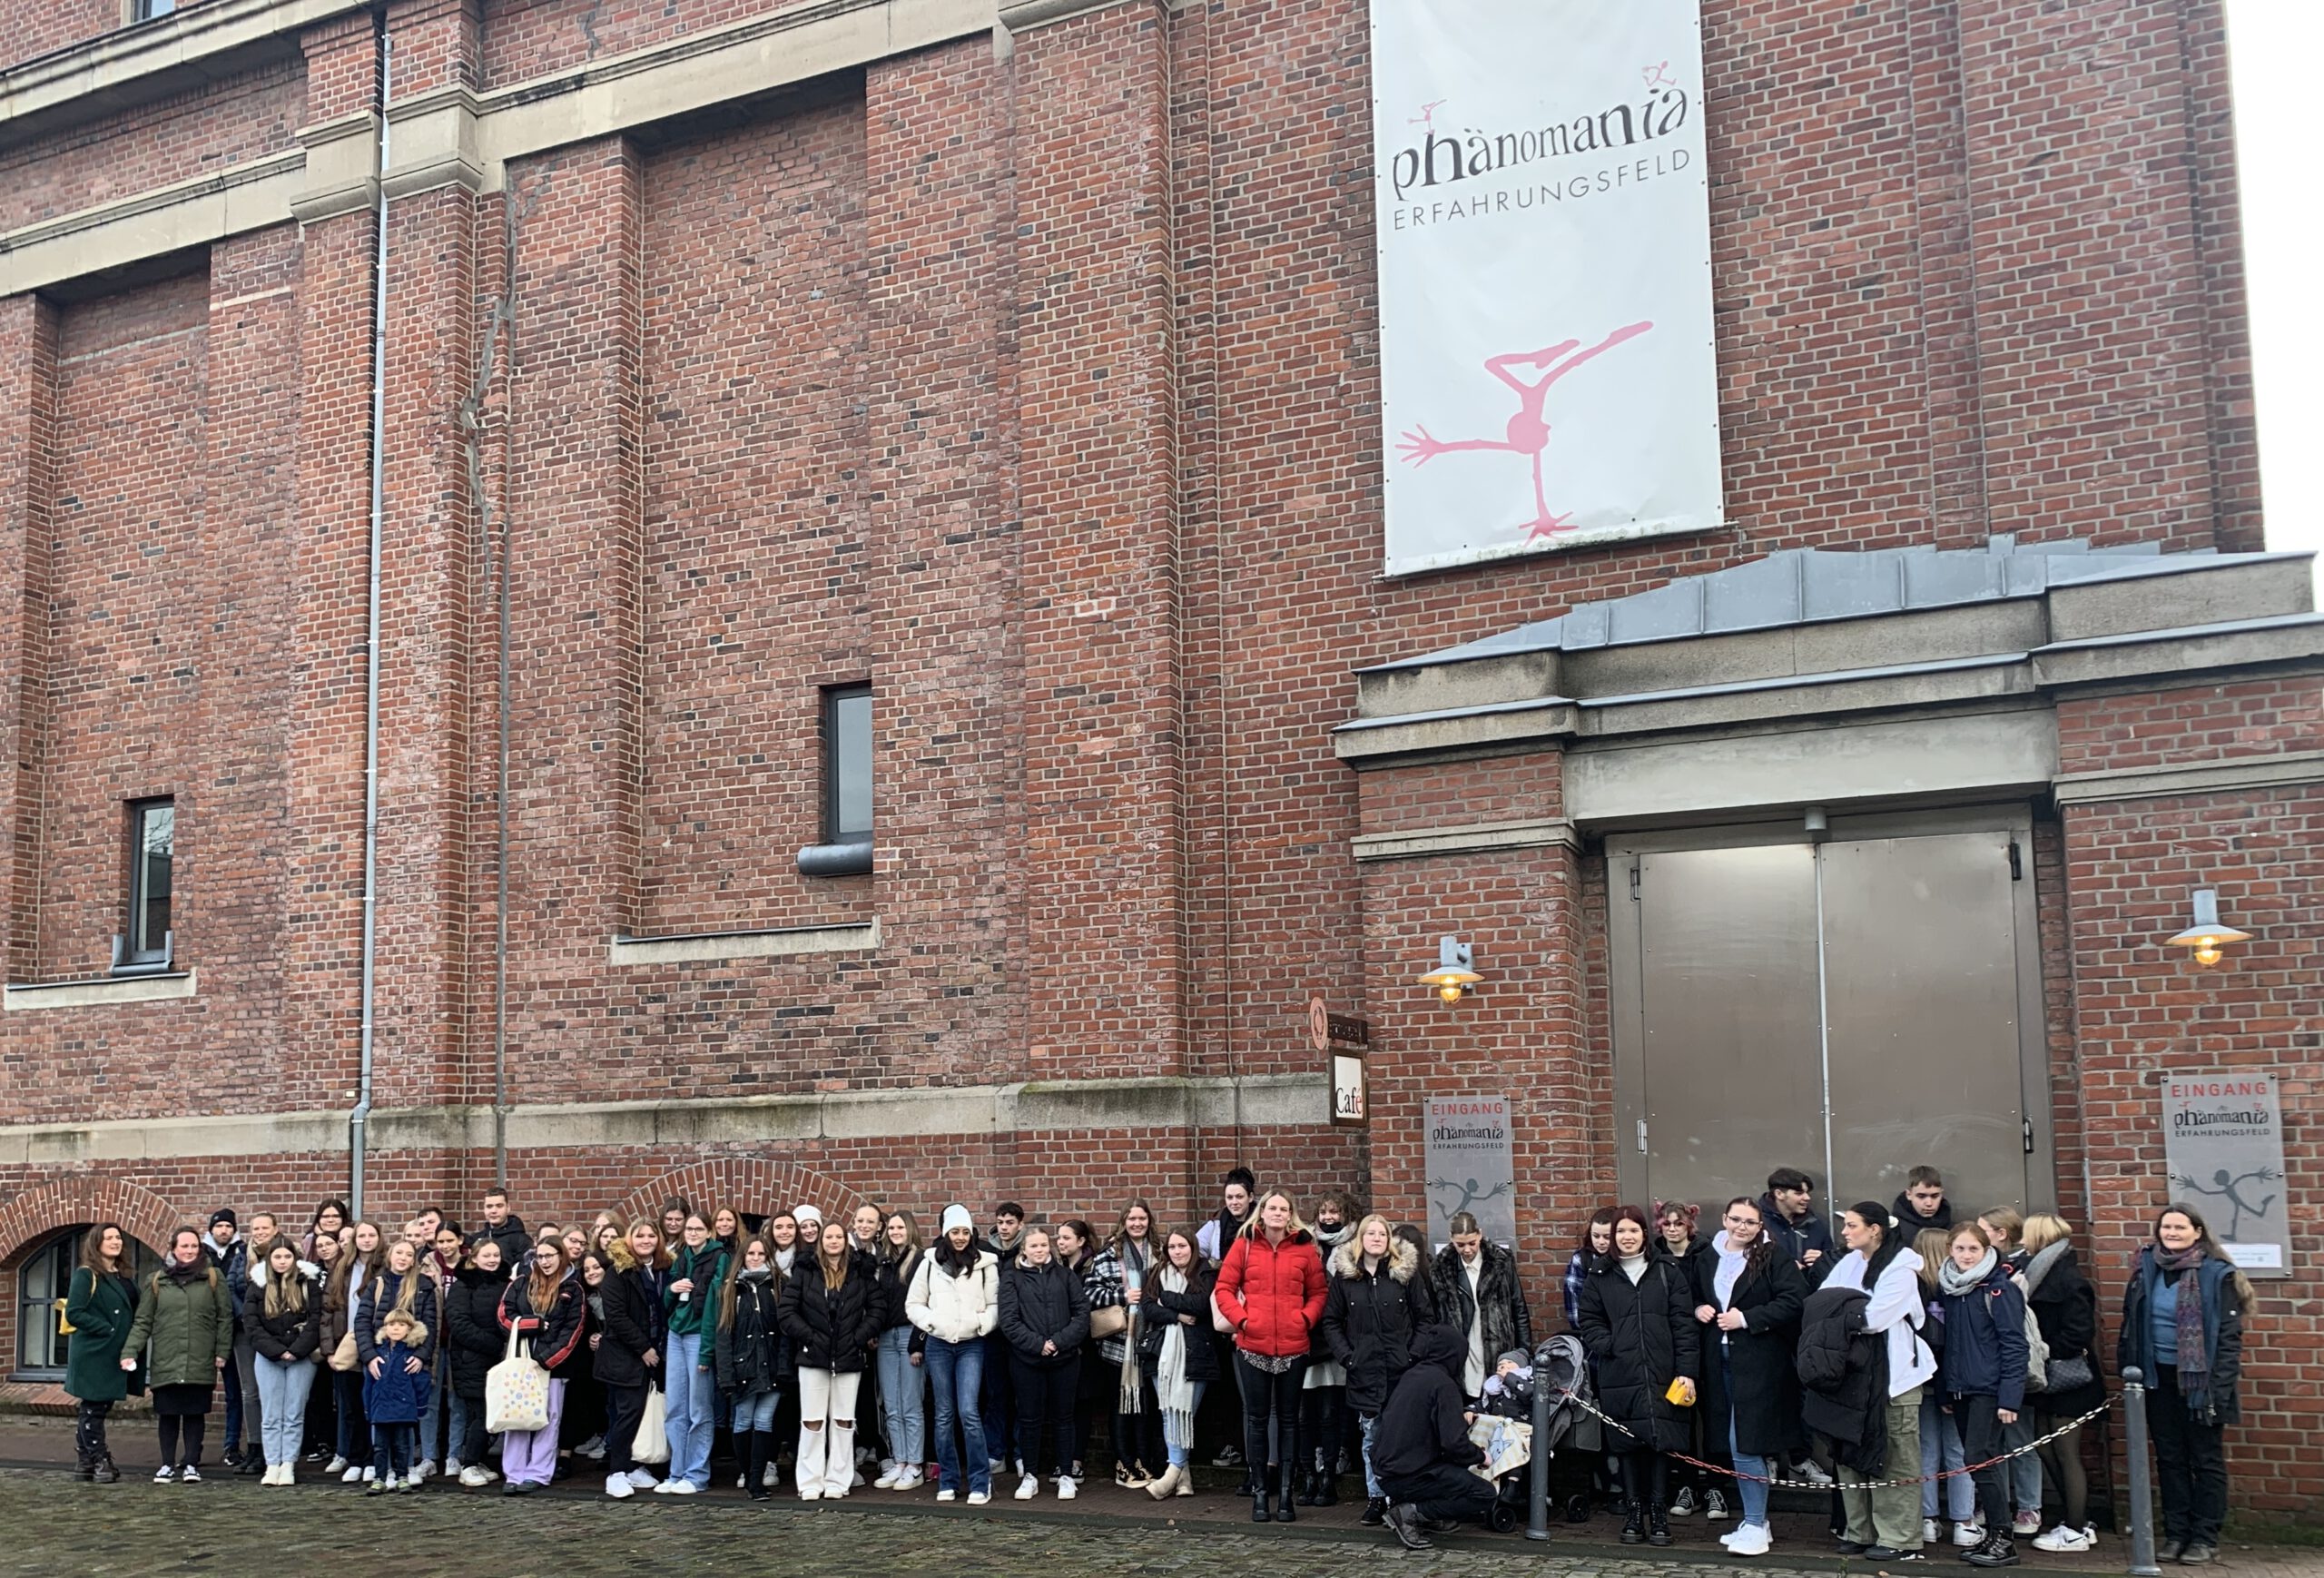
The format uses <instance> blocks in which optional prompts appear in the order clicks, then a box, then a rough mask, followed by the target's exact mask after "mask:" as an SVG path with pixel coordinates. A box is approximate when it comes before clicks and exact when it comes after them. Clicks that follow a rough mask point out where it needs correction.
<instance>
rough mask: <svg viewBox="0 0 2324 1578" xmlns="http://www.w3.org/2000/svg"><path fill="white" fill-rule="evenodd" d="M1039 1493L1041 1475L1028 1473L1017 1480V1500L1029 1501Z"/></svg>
mask: <svg viewBox="0 0 2324 1578" xmlns="http://www.w3.org/2000/svg"><path fill="white" fill-rule="evenodd" d="M1039 1494H1041V1476H1040V1475H1039V1474H1027V1475H1026V1476H1025V1477H1024V1478H1022V1479H1020V1480H1019V1481H1018V1482H1017V1499H1018V1500H1019V1501H1020V1502H1029V1501H1031V1500H1032V1499H1033V1498H1034V1497H1035V1496H1037V1495H1039Z"/></svg>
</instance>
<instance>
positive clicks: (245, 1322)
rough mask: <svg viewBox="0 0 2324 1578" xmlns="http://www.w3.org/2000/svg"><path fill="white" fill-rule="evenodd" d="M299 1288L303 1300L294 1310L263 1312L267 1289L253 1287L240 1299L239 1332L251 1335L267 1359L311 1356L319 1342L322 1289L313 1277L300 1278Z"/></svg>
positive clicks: (277, 1360)
mask: <svg viewBox="0 0 2324 1578" xmlns="http://www.w3.org/2000/svg"><path fill="white" fill-rule="evenodd" d="M300 1288H301V1291H303V1292H304V1293H305V1294H306V1296H307V1297H306V1302H305V1303H304V1304H302V1305H300V1307H298V1308H297V1309H295V1310H285V1311H284V1312H283V1313H281V1315H269V1314H267V1313H266V1293H265V1290H264V1289H263V1288H262V1287H252V1288H251V1291H250V1297H248V1298H245V1299H244V1300H243V1301H242V1335H243V1336H247V1337H248V1338H250V1341H251V1347H253V1348H255V1349H256V1350H257V1351H258V1353H259V1355H260V1356H261V1358H263V1359H265V1360H266V1361H267V1362H268V1363H270V1364H272V1363H278V1362H280V1361H281V1360H283V1359H286V1358H287V1359H311V1358H313V1357H314V1356H315V1349H316V1348H317V1347H319V1346H321V1343H322V1332H323V1289H322V1284H321V1282H320V1280H316V1279H303V1280H302V1281H301V1283H300Z"/></svg>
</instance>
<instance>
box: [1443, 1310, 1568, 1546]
mask: <svg viewBox="0 0 2324 1578" xmlns="http://www.w3.org/2000/svg"><path fill="white" fill-rule="evenodd" d="M1540 1386H1547V1387H1548V1388H1549V1399H1550V1416H1549V1428H1548V1430H1547V1431H1546V1433H1543V1432H1541V1431H1540V1430H1539V1429H1538V1427H1537V1426H1536V1425H1535V1423H1534V1419H1533V1398H1534V1393H1535V1389H1536V1388H1537V1387H1540ZM1589 1396H1590V1365H1589V1361H1588V1357H1587V1356H1586V1355H1585V1354H1584V1353H1583V1351H1582V1347H1581V1339H1579V1338H1577V1337H1574V1336H1553V1337H1551V1339H1550V1340H1549V1341H1547V1342H1545V1343H1543V1344H1542V1345H1541V1350H1540V1351H1539V1352H1538V1353H1535V1354H1532V1355H1530V1356H1529V1355H1528V1354H1526V1352H1525V1351H1524V1350H1523V1349H1522V1348H1512V1349H1511V1350H1510V1351H1509V1352H1507V1353H1505V1354H1502V1356H1500V1358H1499V1359H1497V1360H1495V1361H1494V1364H1493V1373H1492V1375H1490V1376H1486V1377H1485V1386H1484V1397H1483V1401H1482V1408H1481V1409H1480V1410H1479V1415H1478V1418H1477V1422H1476V1424H1475V1425H1473V1426H1472V1428H1471V1431H1470V1439H1471V1440H1472V1441H1475V1442H1476V1444H1477V1445H1478V1446H1479V1447H1480V1448H1482V1450H1483V1452H1484V1454H1485V1455H1486V1458H1487V1460H1488V1462H1487V1465H1486V1470H1485V1472H1486V1473H1487V1474H1489V1475H1490V1476H1491V1477H1492V1480H1493V1483H1494V1485H1495V1487H1496V1494H1495V1497H1494V1501H1493V1513H1492V1526H1493V1528H1494V1529H1495V1530H1497V1531H1499V1532H1501V1533H1503V1534H1506V1533H1508V1532H1509V1531H1510V1530H1512V1529H1514V1528H1515V1527H1516V1526H1517V1525H1518V1524H1519V1523H1521V1521H1523V1519H1524V1516H1525V1512H1526V1503H1527V1500H1528V1498H1529V1496H1530V1495H1531V1490H1532V1475H1531V1473H1530V1472H1529V1470H1530V1467H1531V1463H1532V1460H1533V1455H1534V1454H1535V1453H1537V1452H1540V1453H1550V1454H1554V1453H1556V1452H1557V1451H1558V1450H1559V1449H1560V1448H1561V1447H1570V1446H1575V1445H1578V1443H1577V1441H1576V1437H1577V1436H1578V1435H1579V1434H1580V1432H1581V1429H1582V1428H1583V1426H1585V1425H1586V1426H1588V1427H1589V1429H1590V1433H1591V1434H1592V1435H1595V1434H1596V1429H1597V1421H1596V1420H1594V1419H1592V1418H1590V1415H1589V1414H1588V1413H1587V1412H1586V1411H1585V1410H1584V1409H1583V1408H1582V1407H1581V1405H1580V1403H1579V1402H1578V1401H1577V1399H1578V1398H1579V1399H1587V1398H1588V1397H1589ZM1591 1449H1592V1450H1594V1446H1593V1447H1592V1448H1591Z"/></svg>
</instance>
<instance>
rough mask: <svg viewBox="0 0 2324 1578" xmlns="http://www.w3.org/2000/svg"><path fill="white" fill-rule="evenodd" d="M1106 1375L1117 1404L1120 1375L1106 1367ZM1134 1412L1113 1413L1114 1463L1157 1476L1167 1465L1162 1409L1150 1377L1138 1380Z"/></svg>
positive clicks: (1116, 1411)
mask: <svg viewBox="0 0 2324 1578" xmlns="http://www.w3.org/2000/svg"><path fill="white" fill-rule="evenodd" d="M1106 1373H1107V1374H1108V1375H1109V1376H1113V1377H1114V1380H1115V1388H1114V1389H1115V1392H1116V1394H1117V1396H1116V1399H1115V1400H1116V1401H1117V1402H1118V1401H1119V1400H1120V1399H1119V1396H1118V1394H1119V1392H1120V1390H1121V1386H1120V1381H1121V1376H1120V1372H1118V1371H1117V1370H1115V1369H1114V1368H1112V1366H1108V1367H1107V1370H1106ZM1137 1403H1138V1408H1137V1413H1135V1414H1125V1413H1123V1412H1122V1411H1121V1410H1120V1409H1119V1408H1116V1409H1115V1410H1114V1463H1115V1465H1117V1466H1119V1465H1122V1464H1128V1463H1134V1464H1136V1465H1138V1466H1139V1467H1140V1468H1143V1469H1144V1470H1146V1472H1147V1474H1160V1473H1161V1472H1162V1471H1163V1470H1164V1469H1165V1468H1167V1467H1168V1466H1169V1464H1170V1455H1169V1452H1168V1451H1167V1448H1165V1447H1164V1446H1163V1445H1162V1409H1161V1407H1160V1405H1158V1404H1157V1403H1156V1401H1155V1400H1154V1381H1153V1379H1152V1377H1151V1376H1139V1377H1138V1387H1137Z"/></svg>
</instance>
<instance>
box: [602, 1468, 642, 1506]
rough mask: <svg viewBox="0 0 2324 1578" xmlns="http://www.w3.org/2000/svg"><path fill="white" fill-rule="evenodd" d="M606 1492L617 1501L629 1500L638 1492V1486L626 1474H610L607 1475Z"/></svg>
mask: <svg viewBox="0 0 2324 1578" xmlns="http://www.w3.org/2000/svg"><path fill="white" fill-rule="evenodd" d="M606 1494H607V1495H609V1496H611V1497H613V1498H614V1500H615V1501H617V1502H618V1501H627V1500H628V1499H629V1498H630V1497H631V1496H634V1495H635V1494H637V1487H636V1486H635V1485H633V1484H630V1483H629V1475H627V1474H607V1475H606Z"/></svg>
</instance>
